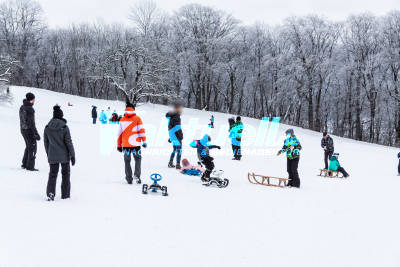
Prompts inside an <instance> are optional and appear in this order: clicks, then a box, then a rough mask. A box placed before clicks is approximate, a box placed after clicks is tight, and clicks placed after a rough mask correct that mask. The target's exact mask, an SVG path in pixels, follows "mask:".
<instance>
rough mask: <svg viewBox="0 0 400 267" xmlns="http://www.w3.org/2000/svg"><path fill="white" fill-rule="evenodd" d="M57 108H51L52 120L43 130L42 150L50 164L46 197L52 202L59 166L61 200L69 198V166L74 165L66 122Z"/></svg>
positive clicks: (72, 147)
mask: <svg viewBox="0 0 400 267" xmlns="http://www.w3.org/2000/svg"><path fill="white" fill-rule="evenodd" d="M63 117H64V114H63V112H62V110H61V108H60V107H59V106H54V108H53V118H52V119H51V120H50V122H49V123H48V124H47V126H46V128H45V129H44V148H45V150H46V154H47V159H48V162H49V164H50V173H49V180H48V183H47V197H48V200H49V201H53V200H54V197H55V195H56V184H57V175H58V171H59V168H60V165H61V175H62V182H61V198H62V199H67V198H70V193H71V182H70V165H69V162H70V161H71V164H72V166H74V165H75V150H74V145H73V144H72V139H71V134H70V131H69V128H68V126H67V121H66V120H65V119H64V118H63Z"/></svg>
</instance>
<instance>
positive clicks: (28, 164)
mask: <svg viewBox="0 0 400 267" xmlns="http://www.w3.org/2000/svg"><path fill="white" fill-rule="evenodd" d="M34 104H35V95H34V94H32V93H27V94H26V98H25V99H24V101H23V105H22V106H21V107H20V109H19V119H20V128H21V134H22V136H23V137H24V140H25V151H24V157H23V159H22V165H21V167H22V168H23V169H26V170H28V171H38V170H37V169H35V159H36V152H37V141H40V135H39V133H38V131H37V129H36V124H35V110H34V109H33V105H34Z"/></svg>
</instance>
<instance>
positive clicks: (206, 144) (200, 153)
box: [190, 134, 221, 182]
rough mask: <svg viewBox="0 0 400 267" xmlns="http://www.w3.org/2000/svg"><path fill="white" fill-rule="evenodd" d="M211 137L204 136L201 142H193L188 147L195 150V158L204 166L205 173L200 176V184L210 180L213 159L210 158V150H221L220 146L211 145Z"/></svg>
mask: <svg viewBox="0 0 400 267" xmlns="http://www.w3.org/2000/svg"><path fill="white" fill-rule="evenodd" d="M210 142H211V137H210V136H209V135H208V134H206V135H204V137H203V138H202V139H201V140H195V141H193V142H192V143H191V144H190V146H191V147H193V148H196V149H197V157H198V158H199V160H200V163H201V164H204V166H205V167H206V171H205V172H204V173H203V175H202V176H201V181H202V182H208V181H209V180H210V175H211V173H212V171H213V170H214V167H215V165H214V162H213V161H214V158H213V157H211V156H210V149H213V148H217V149H221V147H220V146H216V145H211V144H210Z"/></svg>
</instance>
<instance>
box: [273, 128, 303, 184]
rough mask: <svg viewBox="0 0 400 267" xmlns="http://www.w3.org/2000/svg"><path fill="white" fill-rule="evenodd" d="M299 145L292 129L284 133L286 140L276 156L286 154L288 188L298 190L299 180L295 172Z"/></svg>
mask: <svg viewBox="0 0 400 267" xmlns="http://www.w3.org/2000/svg"><path fill="white" fill-rule="evenodd" d="M300 150H301V145H300V142H299V140H298V139H297V137H296V135H295V134H294V130H293V129H288V130H287V131H286V139H285V141H284V143H283V147H282V149H281V150H279V151H278V156H279V155H280V154H282V153H286V157H287V172H288V174H289V179H290V181H289V183H288V186H292V187H298V188H300V178H299V173H298V171H297V169H298V167H299V160H300Z"/></svg>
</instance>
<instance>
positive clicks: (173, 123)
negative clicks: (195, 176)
mask: <svg viewBox="0 0 400 267" xmlns="http://www.w3.org/2000/svg"><path fill="white" fill-rule="evenodd" d="M182 112H183V105H182V104H180V103H178V104H175V105H174V111H173V112H168V113H167V115H166V117H167V119H168V134H169V140H168V142H170V143H172V147H173V150H172V153H171V157H170V159H169V163H168V167H169V168H175V167H176V168H177V169H178V170H180V169H181V156H182V140H183V132H182V126H181V114H182ZM175 154H177V156H176V166H175V165H174V163H173V162H174V158H175Z"/></svg>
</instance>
